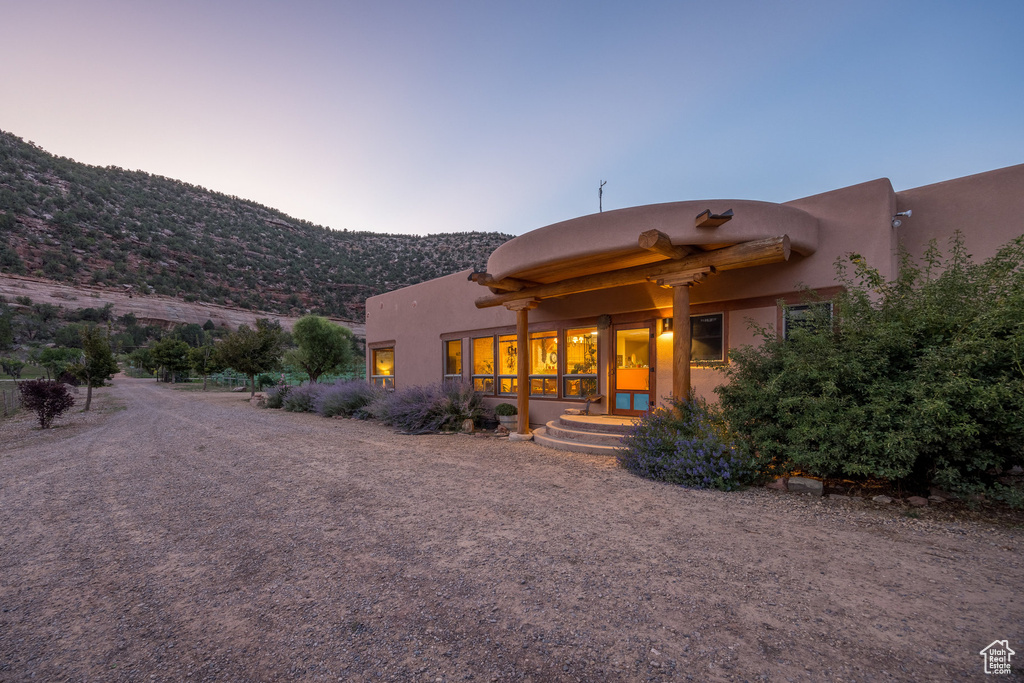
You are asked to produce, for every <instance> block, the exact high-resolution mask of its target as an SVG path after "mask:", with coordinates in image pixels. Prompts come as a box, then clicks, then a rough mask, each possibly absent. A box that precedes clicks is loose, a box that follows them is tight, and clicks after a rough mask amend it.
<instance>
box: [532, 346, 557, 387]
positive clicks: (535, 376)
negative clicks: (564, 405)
mask: <svg viewBox="0 0 1024 683" xmlns="http://www.w3.org/2000/svg"><path fill="white" fill-rule="evenodd" d="M530 395H531V396H558V332H556V331H555V330H550V331H548V332H534V333H533V334H531V335H530Z"/></svg>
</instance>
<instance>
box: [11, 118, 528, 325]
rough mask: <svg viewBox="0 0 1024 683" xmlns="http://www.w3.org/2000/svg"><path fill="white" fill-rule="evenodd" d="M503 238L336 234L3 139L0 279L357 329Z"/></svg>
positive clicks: (476, 263) (473, 261) (478, 262)
mask: <svg viewBox="0 0 1024 683" xmlns="http://www.w3.org/2000/svg"><path fill="white" fill-rule="evenodd" d="M416 227H417V226H415V225H410V226H409V229H410V230H415V229H416ZM509 238H510V235H503V234H498V233H485V232H462V233H449V234H439V235H427V236H415V235H384V234H376V233H370V232H353V231H349V230H347V229H345V230H331V229H329V228H325V227H321V226H317V225H313V224H311V223H309V222H306V221H302V220H299V219H295V218H292V217H290V216H287V215H285V214H283V213H281V212H280V211H276V210H274V209H271V208H269V207H266V206H262V205H260V204H257V203H256V202H252V201H248V200H244V199H240V198H238V197H232V196H227V195H224V194H220V193H217V192H212V191H209V190H206V189H203V188H201V187H198V186H195V185H191V184H189V183H185V182H181V181H178V180H172V179H170V178H164V177H160V176H155V175H151V174H149V173H145V172H143V171H128V170H125V169H122V168H117V167H112V166H111V167H106V168H101V167H97V166H88V165H85V164H81V163H78V162H76V161H73V160H71V159H67V158H64V157H57V156H54V155H52V154H49V153H48V152H46V151H44V150H42V149H40V148H39V147H37V146H36V145H34V144H32V143H31V142H24V141H23V140H21V139H20V138H18V137H16V136H14V135H11V134H9V133H4V132H3V131H0V272H3V273H15V274H22V275H35V276H38V277H45V278H49V279H53V280H58V281H62V282H69V283H75V284H93V285H98V286H108V287H118V288H130V289H131V291H133V292H136V293H139V294H147V293H155V294H162V295H167V296H179V297H182V298H184V299H185V300H187V301H204V302H210V303H218V304H222V305H227V306H237V307H241V308H248V309H253V310H262V311H270V312H275V313H281V314H286V315H302V314H304V313H310V312H311V313H316V314H319V315H327V316H334V317H340V318H345V319H349V320H361V319H363V317H364V315H365V310H364V306H365V301H366V298H367V297H368V296H372V295H374V294H379V293H381V292H385V291H389V290H392V289H397V288H399V287H404V286H407V285H411V284H415V283H417V282H422V281H424V280H429V279H432V278H435V277H439V276H442V275H447V274H450V273H454V272H457V271H460V270H464V269H466V268H482V267H483V265H484V263H485V261H486V259H487V256H488V255H489V254H490V252H491V251H493V250H494V249H495V248H496V247H497V246H499V245H500V244H502V243H503V242H505V241H506V240H508V239H509Z"/></svg>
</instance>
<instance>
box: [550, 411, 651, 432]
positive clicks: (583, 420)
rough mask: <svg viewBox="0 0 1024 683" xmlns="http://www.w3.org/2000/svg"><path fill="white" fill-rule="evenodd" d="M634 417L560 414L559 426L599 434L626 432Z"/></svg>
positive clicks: (630, 426) (631, 425)
mask: <svg viewBox="0 0 1024 683" xmlns="http://www.w3.org/2000/svg"><path fill="white" fill-rule="evenodd" d="M633 420H634V418H631V417H617V416H611V415H562V416H561V417H559V418H558V423H559V426H561V427H564V428H565V429H571V430H573V431H577V432H598V433H601V434H619V435H622V434H627V433H629V430H630V429H631V428H632V427H633Z"/></svg>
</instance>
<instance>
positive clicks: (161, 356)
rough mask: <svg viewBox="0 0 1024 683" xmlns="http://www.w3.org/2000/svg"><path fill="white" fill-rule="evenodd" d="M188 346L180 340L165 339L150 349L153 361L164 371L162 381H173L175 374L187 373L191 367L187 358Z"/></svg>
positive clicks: (190, 360) (190, 361) (189, 359)
mask: <svg viewBox="0 0 1024 683" xmlns="http://www.w3.org/2000/svg"><path fill="white" fill-rule="evenodd" d="M189 349H190V347H189V345H188V344H186V343H185V342H183V341H181V340H180V339H172V338H170V337H166V338H164V339H161V340H160V341H158V342H157V343H155V344H153V346H152V347H151V348H150V354H151V355H152V357H153V361H154V362H155V363H157V364H158V365H159V366H160V367H162V368H163V369H164V379H166V380H167V381H168V382H173V381H174V376H175V375H176V374H181V373H183V372H186V371H188V369H189V368H190V367H191V366H192V359H191V358H190V356H189Z"/></svg>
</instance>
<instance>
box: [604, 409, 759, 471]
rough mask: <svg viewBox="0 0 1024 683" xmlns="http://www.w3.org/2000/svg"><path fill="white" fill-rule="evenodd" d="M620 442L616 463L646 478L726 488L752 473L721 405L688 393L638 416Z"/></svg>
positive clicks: (750, 463) (748, 458)
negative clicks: (664, 405)
mask: <svg viewBox="0 0 1024 683" xmlns="http://www.w3.org/2000/svg"><path fill="white" fill-rule="evenodd" d="M622 445H623V450H622V451H620V452H619V454H618V455H617V456H616V458H617V459H618V461H619V464H620V465H621V466H622V467H624V468H626V469H627V470H629V471H630V472H632V473H633V474H636V475H638V476H641V477H645V478H647V479H654V480H656V481H667V482H669V483H672V484H681V485H683V486H691V487H694V488H702V489H706V488H714V489H719V490H722V491H732V490H735V489H738V488H740V487H742V486H744V485H745V484H748V483H750V482H751V481H753V480H754V479H755V478H756V468H755V466H754V463H753V460H752V458H751V457H750V456H749V455H748V453H747V451H746V450H745V449H744V448H743V446H742V444H741V443H740V442H738V441H737V440H736V439H735V437H734V435H733V434H731V433H730V431H729V428H728V426H727V423H726V421H725V419H724V418H723V416H722V414H721V411H720V410H719V409H718V408H717V407H715V406H709V405H708V404H707V402H706V401H704V399H702V398H697V397H695V396H694V395H693V394H692V393H691V395H690V398H689V400H687V401H681V400H677V399H671V400H670V404H669V406H667V407H658V408H655V409H654V410H652V411H651V412H649V413H647V414H646V415H644V416H643V417H641V418H640V419H639V420H637V421H636V422H635V423H634V425H633V427H632V429H631V431H630V432H629V434H627V435H626V436H625V437H623V439H622Z"/></svg>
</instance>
